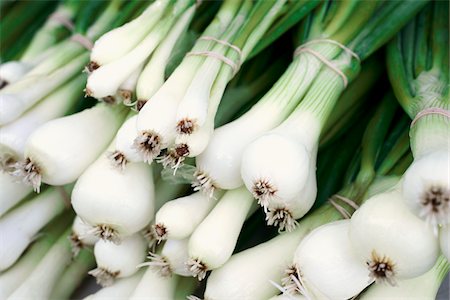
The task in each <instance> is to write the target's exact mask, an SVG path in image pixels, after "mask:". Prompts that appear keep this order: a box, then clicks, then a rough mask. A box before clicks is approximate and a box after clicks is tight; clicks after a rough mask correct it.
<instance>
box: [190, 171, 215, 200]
mask: <svg viewBox="0 0 450 300" xmlns="http://www.w3.org/2000/svg"><path fill="white" fill-rule="evenodd" d="M191 186H192V188H193V189H194V191H202V192H203V193H204V194H205V195H207V196H208V197H209V198H211V199H212V198H214V191H215V190H216V186H215V183H214V181H213V180H212V178H211V177H210V176H209V175H208V174H207V173H206V172H203V171H201V170H199V169H197V170H196V171H195V172H194V180H193V182H192V184H191Z"/></svg>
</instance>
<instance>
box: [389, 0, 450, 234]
mask: <svg viewBox="0 0 450 300" xmlns="http://www.w3.org/2000/svg"><path fill="white" fill-rule="evenodd" d="M448 16H449V15H448V3H446V2H442V1H436V2H432V3H430V4H429V5H427V6H426V7H425V9H424V10H423V11H422V12H421V13H420V14H419V15H418V16H417V17H416V18H415V19H414V20H412V21H411V22H410V23H409V24H408V25H407V26H406V27H405V28H404V29H403V30H402V31H401V32H399V33H398V34H397V36H396V37H395V38H394V40H393V41H392V42H391V43H390V44H389V45H388V47H387V65H388V74H389V78H390V81H391V84H392V88H393V90H394V92H395V95H396V97H397V99H398V101H399V103H400V104H401V106H402V107H403V109H404V110H405V112H406V113H407V114H408V116H409V117H410V118H411V119H412V120H413V121H412V122H411V128H410V132H409V136H410V142H411V151H412V153H413V155H414V162H413V163H412V164H411V166H410V168H409V169H408V171H407V172H406V173H405V178H404V182H403V198H404V201H405V203H406V204H407V205H408V207H409V208H410V209H411V210H412V211H413V212H414V213H415V214H416V215H417V216H419V217H420V218H422V219H424V220H426V221H427V222H429V223H430V224H432V225H433V226H435V227H436V228H437V227H438V226H439V225H448V224H449V223H450V200H449V199H450V177H449V173H448V165H449V156H450V147H449V145H450V144H449V142H448V138H449V136H450V126H449V125H450V102H449V100H450V98H449V72H448V70H449V58H448V53H449V40H448V38H449V37H448V28H449V21H448V20H449V17H448Z"/></svg>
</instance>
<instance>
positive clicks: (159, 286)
mask: <svg viewBox="0 0 450 300" xmlns="http://www.w3.org/2000/svg"><path fill="white" fill-rule="evenodd" d="M177 279H178V278H177V277H176V276H171V277H162V276H160V275H159V274H158V273H157V272H156V271H154V270H153V269H152V268H147V270H146V271H145V273H144V275H143V276H142V279H141V281H140V282H139V283H138V285H137V286H136V289H135V290H134V292H133V293H132V294H131V296H130V297H129V299H132V300H138V299H149V300H150V299H152V298H153V299H173V296H174V294H175V286H176V282H177Z"/></svg>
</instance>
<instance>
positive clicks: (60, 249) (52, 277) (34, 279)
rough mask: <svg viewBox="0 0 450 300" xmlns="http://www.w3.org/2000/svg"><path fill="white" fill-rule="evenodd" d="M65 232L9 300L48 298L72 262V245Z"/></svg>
mask: <svg viewBox="0 0 450 300" xmlns="http://www.w3.org/2000/svg"><path fill="white" fill-rule="evenodd" d="M67 234H68V232H65V233H64V234H63V235H62V236H61V237H60V238H59V239H58V241H57V242H56V244H55V245H54V246H53V247H52V248H51V249H50V250H49V251H48V252H47V254H46V255H45V256H44V258H43V259H42V260H41V261H40V262H39V264H38V265H37V267H36V268H35V269H34V270H33V272H32V273H31V274H30V275H29V276H28V277H27V279H26V280H25V281H24V282H23V283H22V284H21V285H20V286H19V288H17V289H16V290H15V291H14V293H13V294H12V295H11V296H10V297H9V298H8V299H9V300H16V299H17V300H22V299H42V300H44V299H48V298H49V296H50V293H51V292H52V289H53V287H54V285H55V284H56V282H57V281H58V279H59V278H60V276H61V275H62V274H63V272H64V270H65V269H66V265H67V264H69V263H70V260H71V255H70V245H69V240H68V239H67Z"/></svg>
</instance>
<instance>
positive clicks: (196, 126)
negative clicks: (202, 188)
mask: <svg viewBox="0 0 450 300" xmlns="http://www.w3.org/2000/svg"><path fill="white" fill-rule="evenodd" d="M286 5H290V4H286ZM284 6H285V1H277V2H269V1H258V2H256V3H252V2H250V1H244V2H236V1H225V2H224V3H223V8H221V10H219V12H218V15H221V14H225V12H227V11H228V12H227V14H226V18H224V17H222V18H221V19H218V20H220V22H221V23H224V21H225V20H226V21H227V22H228V24H224V25H225V26H223V25H222V26H221V27H219V28H218V29H219V30H213V28H210V27H208V29H207V30H206V31H205V32H204V34H203V35H202V37H201V38H200V39H198V41H197V44H198V45H199V46H200V45H204V44H207V47H199V46H197V45H196V46H194V48H193V49H192V50H191V52H190V53H188V55H186V57H185V59H184V60H183V62H182V63H181V64H180V66H179V67H178V68H177V69H176V70H175V71H174V72H173V73H172V75H171V76H170V77H169V79H168V80H167V81H166V82H165V83H164V85H163V86H162V87H161V88H160V89H159V90H158V91H157V92H156V94H155V95H154V96H153V97H152V98H151V100H152V101H148V102H147V103H146V105H145V106H144V107H143V108H142V110H141V111H140V113H139V117H138V122H137V127H138V131H139V135H138V137H137V138H136V142H135V144H136V148H138V149H139V152H140V153H141V156H142V157H143V159H144V161H153V160H154V159H155V158H156V157H158V155H159V154H160V153H161V150H162V149H166V148H168V149H169V150H168V153H167V155H165V156H164V157H163V158H162V159H161V161H162V162H163V163H164V164H166V165H168V166H171V167H174V169H176V168H177V167H178V166H179V165H180V164H181V162H182V161H183V160H184V158H185V157H188V156H195V155H197V154H198V153H200V152H201V151H203V149H204V148H205V146H206V145H207V143H208V140H209V137H210V135H211V133H212V130H213V127H214V119H215V116H216V112H217V108H218V105H219V103H220V101H221V99H222V95H223V92H224V89H225V88H226V86H227V84H228V82H229V81H230V80H231V79H232V78H233V76H234V75H235V74H234V73H236V71H237V70H238V69H239V67H240V65H241V63H242V62H244V61H245V60H246V57H247V56H248V54H249V52H250V51H251V50H252V49H253V47H254V46H255V45H256V43H257V42H258V41H259V40H260V39H261V37H262V36H263V34H264V33H265V32H266V31H267V30H268V29H269V27H270V25H271V24H272V23H273V22H274V21H275V19H276V17H277V16H279V15H280V13H281V12H282V9H283V7H284ZM305 14H306V12H304V14H303V15H305ZM229 17H232V19H229ZM215 23H216V22H215V21H213V22H212V23H211V25H210V26H212V25H213V24H215ZM189 61H192V62H194V61H198V62H199V64H198V66H196V68H193V67H192V68H189V73H188V72H187V70H185V71H184V76H181V74H180V75H178V71H179V70H182V69H184V68H188V65H187V63H188V62H189ZM185 62H186V64H185ZM185 65H186V67H185ZM180 72H181V71H180ZM188 75H189V76H188ZM175 86H176V89H177V91H176V93H175V92H174V91H173V89H174V88H175ZM163 99H164V103H161V104H159V102H162V101H163ZM167 99H170V102H169V101H168V100H167ZM162 110H163V111H164V120H161V117H160V116H159V115H161V113H160V112H161V111H162ZM152 111H153V113H152ZM155 111H156V113H157V114H159V115H158V116H154V115H153V114H155Z"/></svg>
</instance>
